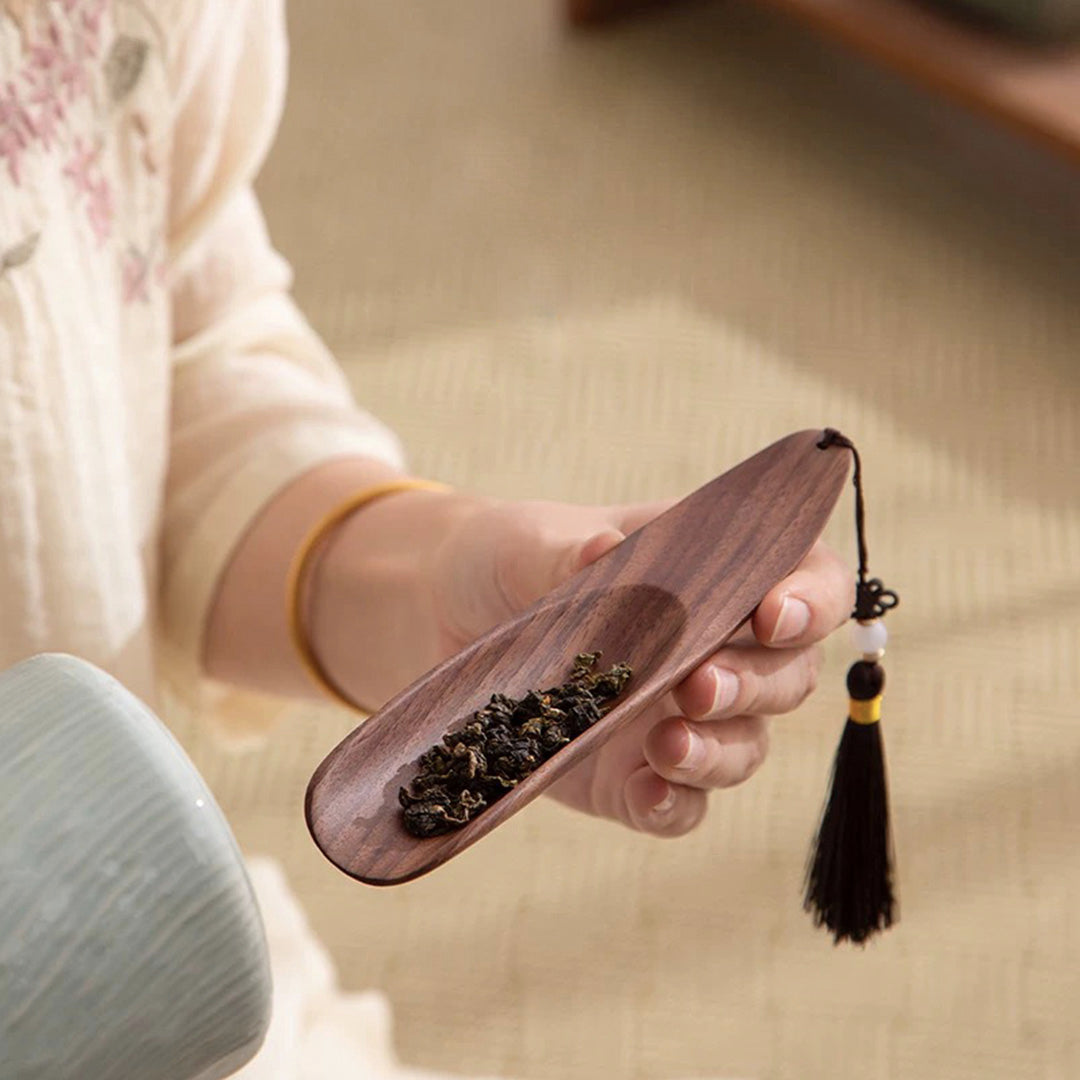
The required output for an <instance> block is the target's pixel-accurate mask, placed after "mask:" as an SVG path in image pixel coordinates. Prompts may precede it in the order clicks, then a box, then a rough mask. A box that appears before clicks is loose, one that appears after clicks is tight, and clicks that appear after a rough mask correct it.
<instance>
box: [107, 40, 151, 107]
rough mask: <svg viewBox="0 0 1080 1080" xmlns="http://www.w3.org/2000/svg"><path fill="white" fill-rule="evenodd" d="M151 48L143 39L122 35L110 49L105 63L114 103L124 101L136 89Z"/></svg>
mask: <svg viewBox="0 0 1080 1080" xmlns="http://www.w3.org/2000/svg"><path fill="white" fill-rule="evenodd" d="M148 51H149V46H148V45H147V44H146V42H145V41H143V40H142V38H135V37H128V36H127V35H126V34H121V35H120V36H119V37H118V38H117V39H116V40H115V41H114V42H113V43H112V48H111V49H109V56H108V59H106V61H105V82H106V84H107V85H108V87H109V96H110V97H111V98H112V99H113V101H123V99H124V98H126V97H127V96H128V94H130V93H131V91H132V90H134V89H135V86H136V84H137V83H138V81H139V76H140V75H142V70H143V65H144V64H145V63H146V54H147V52H148Z"/></svg>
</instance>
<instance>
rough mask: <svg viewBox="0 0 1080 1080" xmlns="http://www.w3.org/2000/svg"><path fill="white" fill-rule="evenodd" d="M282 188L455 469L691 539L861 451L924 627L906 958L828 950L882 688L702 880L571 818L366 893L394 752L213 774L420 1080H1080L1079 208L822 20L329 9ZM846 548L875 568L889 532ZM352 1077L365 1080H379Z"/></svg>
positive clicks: (1032, 149) (716, 807)
mask: <svg viewBox="0 0 1080 1080" xmlns="http://www.w3.org/2000/svg"><path fill="white" fill-rule="evenodd" d="M290 24H291V36H292V51H293V56H292V68H291V70H292V75H291V92H290V97H289V101H288V106H287V112H286V115H285V120H284V126H283V130H282V132H281V136H280V139H279V141H278V144H277V147H276V149H275V151H274V154H273V156H272V159H271V161H270V164H269V166H268V168H267V169H266V172H265V174H264V176H263V178H262V181H261V195H262V198H263V200H264V204H265V208H266V211H267V215H268V217H269V221H270V225H271V230H272V233H273V236H274V238H275V240H276V242H277V244H278V246H279V247H280V248H281V250H282V251H283V252H284V253H285V255H286V256H287V257H288V258H289V259H290V260H291V261H292V263H293V265H294V267H295V270H296V292H297V295H298V298H299V300H300V302H301V304H302V305H303V306H304V308H305V310H306V311H307V313H308V315H309V317H310V319H311V321H312V322H313V323H314V325H315V326H316V328H317V329H318V330H319V331H320V332H321V333H322V334H323V335H324V336H325V338H326V340H327V341H328V343H329V344H330V346H331V347H332V348H333V349H334V351H335V352H336V354H337V355H338V357H339V358H340V359H341V362H342V363H343V365H344V366H345V367H346V369H347V371H348V373H349V376H350V378H351V381H352V383H353V385H354V387H355V390H356V394H357V397H358V399H359V400H360V402H361V403H362V404H363V405H365V406H366V407H367V408H369V409H370V410H372V411H373V412H374V413H376V414H377V415H379V416H381V417H382V418H384V419H385V420H387V421H388V422H389V423H390V424H391V425H392V426H394V427H395V428H396V430H397V431H398V432H399V433H400V434H401V436H402V437H403V439H404V441H405V443H406V445H407V447H408V449H409V453H410V457H411V463H412V467H413V468H414V469H415V470H416V471H418V472H419V473H421V474H424V475H430V476H434V477H437V478H439V479H442V480H445V481H448V482H450V483H452V484H455V485H458V486H460V487H462V488H468V489H473V490H478V491H483V492H487V493H491V494H497V495H504V496H518V497H526V496H534V497H552V498H558V499H567V500H580V501H592V500H604V501H608V500H612V501H614V500H642V499H649V498H652V497H659V496H669V495H682V494H685V493H688V492H689V491H690V490H692V489H693V488H694V487H696V486H697V485H699V484H701V483H702V482H704V481H705V480H707V479H709V478H711V477H713V476H714V475H716V474H718V473H720V472H722V471H724V470H725V469H726V468H728V467H729V466H730V465H732V464H734V463H736V462H737V461H739V460H741V459H742V458H743V457H745V456H747V455H749V454H750V453H752V452H754V451H756V450H757V449H759V448H761V447H762V446H764V445H766V444H767V443H769V442H771V441H772V440H773V439H775V438H777V437H779V436H781V435H783V434H786V433H787V432H789V431H792V430H795V429H798V428H802V427H810V426H822V425H825V424H829V425H833V426H836V427H839V428H841V429H842V430H843V431H844V432H846V433H847V434H848V435H850V436H852V437H853V438H854V439H855V441H856V443H857V444H858V445H859V446H860V448H861V450H862V452H863V456H864V462H865V468H866V483H867V492H868V503H869V527H870V537H869V539H870V552H871V568H872V570H873V571H875V572H876V573H878V574H880V575H881V576H882V577H884V578H885V579H886V582H887V583H888V584H890V585H892V586H894V587H895V588H896V589H897V590H898V591H899V592H900V593H901V595H902V597H903V606H902V607H901V608H900V610H899V611H898V612H897V613H896V614H895V615H893V616H892V617H891V619H890V632H891V644H890V655H889V658H888V667H889V674H890V686H889V691H888V695H887V698H886V702H885V726H884V734H885V738H886V742H887V753H888V761H889V767H890V772H891V786H892V798H893V808H894V823H895V832H896V846H897V852H898V864H899V881H900V910H901V921H900V923H899V925H898V926H897V927H896V928H895V929H894V930H893V931H892V932H891V933H889V934H887V935H886V936H884V937H883V938H881V939H880V940H878V941H876V942H875V943H873V944H872V945H871V946H870V947H868V948H867V949H865V950H863V951H860V950H857V949H851V948H839V949H837V948H834V947H833V946H832V944H831V941H830V939H829V938H828V937H827V936H825V935H824V934H822V933H820V932H817V931H815V930H814V929H813V928H812V926H811V924H810V922H809V920H808V918H807V917H806V916H805V915H804V914H803V912H802V910H801V906H800V899H801V892H800V890H801V884H802V873H803V865H804V859H805V855H806V851H807V846H808V842H809V840H810V837H811V835H812V832H813V830H814V826H815V823H816V820H817V815H818V812H819V807H820V800H821V798H822V796H823V793H824V790H825V783H826V779H827V775H828V769H829V766H830V763H831V760H832V754H833V750H834V748H835V744H836V740H837V738H838V736H839V733H840V730H841V727H842V723H843V719H844V715H845V711H846V694H845V692H844V686H843V677H844V671H845V670H846V665H847V663H848V660H849V646H848V644H847V641H846V638H845V637H844V636H843V635H841V636H839V637H838V639H837V640H836V641H833V642H831V643H830V645H829V649H828V661H827V664H826V668H825V673H824V676H823V679H822V685H821V688H820V690H819V691H818V693H817V694H816V695H815V697H814V698H813V699H812V700H811V701H810V702H809V703H807V704H806V705H805V706H804V707H803V708H802V709H801V710H800V711H799V712H798V713H797V714H796V715H794V716H792V717H788V718H785V719H783V720H782V721H779V722H778V723H777V724H776V725H775V726H774V736H773V750H772V754H771V757H770V760H769V761H768V762H767V763H766V765H765V766H764V768H763V769H762V771H761V772H760V773H759V774H758V775H757V777H755V778H754V780H753V781H752V782H750V783H749V784H747V785H745V786H744V787H743V788H741V789H738V790H734V791H731V792H728V793H721V794H719V795H716V796H714V797H713V800H712V811H711V813H710V816H709V818H708V819H707V821H706V823H705V824H704V826H703V827H702V828H701V829H700V830H699V831H698V832H697V833H696V834H694V835H692V836H691V837H689V838H686V839H683V840H679V841H674V842H663V841H656V840H650V839H647V838H644V837H639V836H636V835H632V834H630V833H627V832H625V831H622V830H620V829H619V828H617V827H615V826H612V825H607V824H603V823H600V822H596V821H591V820H585V819H583V818H578V817H575V816H574V815H573V814H571V813H570V812H569V811H566V810H564V809H562V808H561V807H557V806H555V805H549V804H547V803H545V802H544V801H541V802H539V803H534V804H533V805H532V806H530V807H529V808H528V810H527V811H526V812H524V813H522V814H520V815H518V816H517V817H515V818H514V819H513V820H512V821H511V822H509V823H508V824H507V825H506V826H505V827H504V828H502V829H500V830H498V831H497V832H496V833H494V834H493V835H492V836H490V837H489V838H488V839H486V840H485V841H484V842H483V843H482V844H479V845H478V846H476V847H475V848H472V849H470V850H469V851H468V852H467V853H466V854H465V855H463V856H462V857H461V858H459V859H457V860H454V861H453V862H452V863H450V864H448V865H447V866H446V867H444V868H443V869H441V870H439V871H438V872H436V873H435V874H433V875H431V876H430V877H427V878H424V879H421V880H419V881H417V882H414V883H412V884H409V885H406V886H403V887H399V888H395V889H390V890H376V889H370V888H367V887H364V886H361V885H358V884H356V883H354V882H351V881H349V880H347V879H346V878H345V877H344V876H342V875H340V874H339V873H338V872H337V871H335V870H334V869H333V868H332V867H331V866H330V865H329V864H328V863H326V862H324V861H323V860H322V858H321V857H320V855H319V854H318V853H317V851H316V849H315V847H314V846H313V845H312V843H311V842H310V840H309V838H308V835H307V832H306V829H305V826H304V823H303V818H302V813H301V808H302V798H303V791H304V787H305V784H306V782H307V778H308V776H309V775H310V773H311V772H312V770H313V769H314V768H315V766H316V765H317V764H318V762H319V761H320V760H321V758H322V757H323V756H324V755H325V754H326V753H327V752H328V751H329V750H330V748H331V747H332V746H333V745H335V744H336V742H337V741H338V740H339V739H340V738H341V737H342V736H343V735H344V734H345V733H346V732H347V731H348V730H349V729H350V728H351V726H352V725H353V724H354V722H355V721H354V718H353V717H350V716H345V715H340V714H330V713H328V712H324V713H316V712H314V711H313V713H312V715H311V718H310V722H309V723H306V724H293V725H290V726H288V727H281V728H279V729H277V730H276V731H274V732H273V733H272V734H271V735H270V737H269V738H268V739H267V740H266V741H265V742H264V743H263V744H262V745H261V746H260V747H258V748H256V749H249V750H248V751H246V752H244V753H236V752H230V751H227V750H225V749H223V748H222V747H221V746H220V745H219V744H218V743H217V742H216V741H215V738H214V737H213V735H212V734H211V733H210V732H208V731H205V730H203V729H199V728H193V729H191V730H188V731H184V732H182V733H181V734H182V738H183V741H184V743H185V745H186V746H187V747H188V749H189V751H190V752H191V754H192V756H193V758H194V760H195V764H196V765H197V766H198V767H199V769H200V770H201V771H202V773H203V775H204V776H205V777H206V778H207V780H208V782H209V783H210V785H211V787H212V788H213V790H214V791H215V793H216V794H217V796H218V798H219V800H220V802H221V804H222V807H223V809H224V811H225V813H226V816H227V817H228V819H229V821H230V822H231V823H232V825H233V827H234V829H235V830H236V833H237V835H238V837H239V840H240V843H241V845H242V846H243V848H244V850H245V851H246V852H248V853H261V854H266V855H270V856H273V857H274V858H276V859H278V860H280V861H281V862H282V864H283V865H284V867H285V869H286V871H287V873H288V875H289V880H290V882H291V884H292V886H293V888H294V889H295V891H296V893H297V894H298V896H299V898H300V900H301V902H302V904H303V906H304V908H305V910H306V912H307V914H308V917H309V918H310V920H311V922H312V925H313V928H314V930H315V931H316V932H317V934H318V935H319V937H320V938H321V939H322V940H323V941H324V942H325V943H326V945H327V946H328V947H329V949H330V951H331V953H332V956H333V959H334V962H335V964H336V966H337V968H338V971H339V974H340V979H341V983H342V985H343V987H344V988H346V989H348V990H361V989H366V988H377V989H379V990H381V991H382V992H384V993H385V994H386V995H387V996H388V997H389V999H390V1001H391V1003H392V1005H393V1009H394V1015H395V1024H396V1035H395V1040H396V1045H397V1048H398V1052H399V1053H400V1055H401V1057H402V1058H403V1059H404V1060H405V1061H406V1062H408V1063H410V1064H413V1065H416V1066H421V1067H425V1068H429V1069H437V1070H444V1071H448V1072H458V1073H463V1074H502V1075H507V1076H516V1077H521V1078H533V1077H535V1078H541V1077H543V1078H549V1077H550V1078H559V1080H596V1078H597V1077H614V1078H633V1080H663V1078H675V1077H713V1076H731V1077H735V1076H739V1077H758V1078H762V1080H765V1078H770V1080H771V1078H787V1077H798V1078H809V1080H813V1078H818V1077H821V1078H825V1077H829V1078H848V1077H850V1078H855V1077H887V1078H893V1077H920V1078H922V1077H942V1078H952V1077H957V1078H959V1077H964V1078H968V1077H970V1078H976V1077H978V1078H987V1077H1002V1078H1004V1077H1009V1078H1017V1077H1045V1078H1055V1080H1065V1078H1071V1077H1077V1076H1080V1031H1078V1029H1077V1026H1076V1023H1075V1020H1076V1015H1077V1008H1078V1002H1080V974H1078V972H1080V953H1078V949H1080V843H1078V841H1080V723H1077V721H1078V719H1080V716H1078V708H1077V704H1076V703H1077V700H1078V699H1080V664H1078V659H1080V579H1078V569H1080V468H1078V465H1080V394H1078V390H1080V248H1078V239H1080V169H1077V168H1076V167H1075V166H1074V165H1070V164H1069V163H1068V162H1067V161H1065V159H1064V158H1061V159H1060V160H1059V159H1058V158H1057V157H1055V156H1052V155H1051V154H1050V153H1048V152H1045V151H1044V150H1043V149H1041V148H1039V147H1037V146H1034V145H1028V144H1027V143H1024V142H1022V141H1020V140H1019V139H1017V138H1014V136H1013V135H1012V134H1009V133H1006V132H1005V131H1004V130H1000V131H999V130H998V129H997V128H995V127H993V126H991V125H990V124H989V123H987V122H985V121H983V120H980V119H977V118H976V117H974V116H973V115H969V114H968V113H967V112H964V111H961V110H960V109H959V108H957V107H954V106H952V105H948V104H946V103H944V102H943V101H942V100H940V99H938V98H935V97H932V96H930V95H929V94H927V93H924V92H923V91H921V90H919V89H916V88H915V87H914V86H913V85H911V84H909V83H907V82H902V81H900V80H899V79H897V78H896V77H894V76H892V75H888V74H885V73H883V72H882V71H880V70H878V69H877V68H875V67H873V66H872V65H870V64H868V63H865V62H863V61H862V60H859V59H857V58H855V57H853V56H851V55H849V54H848V53H846V52H844V51H842V50H841V49H840V48H838V47H836V46H833V45H831V44H828V43H826V42H824V41H823V40H820V39H819V38H817V37H815V36H813V35H811V34H810V33H808V32H807V31H806V30H805V29H803V28H802V27H800V26H798V25H795V24H794V23H791V22H789V21H788V20H787V19H786V18H784V17H783V16H781V15H780V14H777V13H773V12H768V11H764V10H759V9H756V8H754V7H753V6H750V5H745V4H741V3H724V2H716V3H712V2H698V3H689V2H688V3H683V4H671V5H666V6H663V7H662V8H660V9H658V10H656V11H651V12H647V13H644V14H643V15H641V16H640V17H637V18H634V19H629V20H625V21H620V22H618V23H617V24H614V25H612V26H610V27H607V28H604V29H603V30H602V31H601V30H580V29H579V30H572V29H571V28H570V27H569V26H568V25H567V21H566V18H565V12H564V10H563V9H562V6H561V5H560V4H559V3H557V2H556V0H514V2H507V0H455V2H454V3H449V4H444V3H439V4H433V3H430V2H422V0H396V2H395V3H392V4H387V3H382V2H376V0H305V2H304V3H302V4H301V3H295V4H293V5H292V10H291V16H290ZM829 537H830V539H831V540H832V542H833V543H834V545H835V546H836V547H837V548H838V549H839V550H841V551H842V552H844V553H845V554H847V555H848V556H849V557H850V559H851V561H852V565H854V551H853V537H852V528H851V502H850V497H847V496H845V498H844V500H843V501H842V503H841V504H840V508H839V509H838V511H837V514H836V516H835V518H834V521H833V523H832V525H831V526H830V531H829ZM349 1075H352V1074H351V1073H350V1074H349Z"/></svg>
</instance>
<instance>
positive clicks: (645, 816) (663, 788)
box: [623, 765, 708, 836]
mask: <svg viewBox="0 0 1080 1080" xmlns="http://www.w3.org/2000/svg"><path fill="white" fill-rule="evenodd" d="M623 801H624V808H623V809H624V813H625V818H624V821H625V824H627V825H630V826H632V827H633V828H635V829H638V830H640V831H641V832H646V833H651V834H652V835H653V836H683V835H685V834H686V833H688V832H690V830H691V829H694V828H696V827H697V826H698V825H699V824H700V823H701V821H702V819H703V818H704V817H705V811H706V809H707V808H708V804H707V800H706V796H705V792H704V791H701V790H699V789H697V788H689V787H684V786H683V785H681V784H672V783H669V782H668V781H667V780H665V779H663V778H662V777H660V776H657V775H656V773H655V772H653V770H652V769H651V768H650V767H649V766H648V765H642V766H641V768H639V769H637V770H636V771H634V772H632V773H631V774H630V775H629V776H628V777H627V778H626V783H625V784H624V785H623Z"/></svg>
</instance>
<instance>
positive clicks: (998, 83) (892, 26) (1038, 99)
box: [757, 0, 1080, 163]
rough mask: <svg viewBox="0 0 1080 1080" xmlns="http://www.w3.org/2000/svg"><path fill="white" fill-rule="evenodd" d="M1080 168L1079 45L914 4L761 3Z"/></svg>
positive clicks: (842, 0) (875, 0)
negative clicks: (1012, 33) (1019, 37)
mask: <svg viewBox="0 0 1080 1080" xmlns="http://www.w3.org/2000/svg"><path fill="white" fill-rule="evenodd" d="M757 2H758V3H760V4H762V5H764V6H766V7H773V8H778V9H780V10H782V11H786V12H788V13H789V14H791V15H794V16H796V17H797V18H799V19H801V20H803V21H804V22H806V23H808V24H809V25H810V26H813V27H814V28H815V29H818V30H821V31H823V32H825V33H827V34H829V35H831V36H833V37H835V38H837V39H839V40H840V41H842V42H843V43H844V44H845V45H848V46H851V47H852V48H855V49H858V50H859V51H860V52H863V53H865V54H867V55H868V56H870V57H872V58H873V59H875V60H878V61H881V62H883V63H885V64H887V65H889V66H891V67H893V68H895V69H896V70H898V71H900V72H901V73H903V74H904V75H907V76H909V77H910V78H912V79H914V80H916V81H918V82H921V83H923V84H924V85H926V86H929V87H930V88H931V89H933V90H936V91H939V92H941V93H944V94H947V95H949V96H950V97H952V98H954V99H956V100H958V101H960V102H961V103H963V104H964V105H967V106H968V107H969V108H973V109H975V110H976V111H978V112H981V113H983V114H985V115H987V116H989V117H991V118H992V119H994V120H996V121H998V122H999V123H1002V124H1004V125H1006V126H1007V127H1010V128H1012V129H1013V130H1014V131H1017V132H1019V133H1020V134H1022V135H1025V136H1027V137H1028V138H1031V139H1035V140H1037V141H1038V142H1041V143H1042V144H1044V145H1045V146H1048V147H1049V148H1050V149H1052V150H1054V151H1056V152H1057V153H1059V154H1063V155H1064V156H1065V157H1067V158H1068V159H1069V160H1071V161H1072V162H1074V163H1080V44H1071V45H1067V44H1062V45H1046V44H1033V43H1030V42H1024V41H1016V40H1012V39H1010V38H1009V37H1007V36H1005V35H1003V34H1001V33H994V32H992V31H990V30H987V29H985V28H982V27H978V26H971V25H968V24H966V23H965V22H963V21H962V20H961V19H959V18H956V17H950V15H948V14H946V13H944V12H939V11H937V10H935V9H933V8H932V7H930V6H929V5H926V4H922V3H914V2H912V0H757Z"/></svg>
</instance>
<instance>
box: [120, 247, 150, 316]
mask: <svg viewBox="0 0 1080 1080" xmlns="http://www.w3.org/2000/svg"><path fill="white" fill-rule="evenodd" d="M120 271H121V276H122V278H123V286H122V287H123V299H124V303H125V304H133V303H135V301H136V300H138V301H141V302H142V303H144V304H148V303H149V302H150V281H151V266H150V256H149V255H144V254H143V253H142V252H141V251H140V250H139V249H138V248H137V247H135V245H134V244H132V245H131V246H130V247H129V248H128V249H127V253H126V254H125V255H124V262H123V265H122V266H121V268H120Z"/></svg>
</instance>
